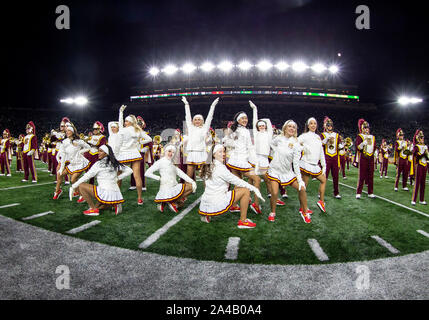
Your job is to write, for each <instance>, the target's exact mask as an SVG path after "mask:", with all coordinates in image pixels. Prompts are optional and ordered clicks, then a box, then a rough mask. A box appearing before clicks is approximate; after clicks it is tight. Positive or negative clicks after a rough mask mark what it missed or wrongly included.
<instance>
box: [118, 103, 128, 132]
mask: <svg viewBox="0 0 429 320" xmlns="http://www.w3.org/2000/svg"><path fill="white" fill-rule="evenodd" d="M126 107H127V106H126V105H124V104H123V105H122V106H121V107H120V108H119V119H118V121H119V130H120V129H121V128H123V127H124V110H125V108H126Z"/></svg>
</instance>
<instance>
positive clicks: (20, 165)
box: [15, 134, 25, 172]
mask: <svg viewBox="0 0 429 320" xmlns="http://www.w3.org/2000/svg"><path fill="white" fill-rule="evenodd" d="M24 137H25V135H23V134H20V135H19V137H18V139H15V158H16V172H24V162H23V158H22V155H23V153H22V149H23V148H24Z"/></svg>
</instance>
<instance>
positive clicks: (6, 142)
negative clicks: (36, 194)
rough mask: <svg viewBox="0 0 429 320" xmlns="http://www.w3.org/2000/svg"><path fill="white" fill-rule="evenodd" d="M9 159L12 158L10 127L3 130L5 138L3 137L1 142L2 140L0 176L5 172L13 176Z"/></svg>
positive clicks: (0, 146)
mask: <svg viewBox="0 0 429 320" xmlns="http://www.w3.org/2000/svg"><path fill="white" fill-rule="evenodd" d="M9 159H12V149H11V143H10V131H9V129H5V130H4V131H3V139H1V142H0V164H1V174H0V176H4V175H5V174H6V175H7V176H8V177H11V176H12V174H11V171H10V164H9Z"/></svg>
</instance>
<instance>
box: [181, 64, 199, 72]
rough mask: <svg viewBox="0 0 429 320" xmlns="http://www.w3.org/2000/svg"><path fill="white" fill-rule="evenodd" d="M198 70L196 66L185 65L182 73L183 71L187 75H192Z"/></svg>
mask: <svg viewBox="0 0 429 320" xmlns="http://www.w3.org/2000/svg"><path fill="white" fill-rule="evenodd" d="M196 68H197V67H196V66H194V65H193V64H192V63H185V64H184V65H183V66H182V71H183V72H184V73H186V74H190V73H192V72H194V70H195V69H196Z"/></svg>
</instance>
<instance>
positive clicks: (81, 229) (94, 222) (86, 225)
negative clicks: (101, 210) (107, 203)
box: [66, 220, 101, 234]
mask: <svg viewBox="0 0 429 320" xmlns="http://www.w3.org/2000/svg"><path fill="white" fill-rule="evenodd" d="M100 222H101V221H100V220H94V221H91V222H90V223H86V224H84V225H81V226H80V227H77V228H74V229H71V230H69V231H66V233H69V234H76V233H78V232H81V231H83V230H86V229H89V228H91V227H93V226H95V225H97V224H99V223H100Z"/></svg>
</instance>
